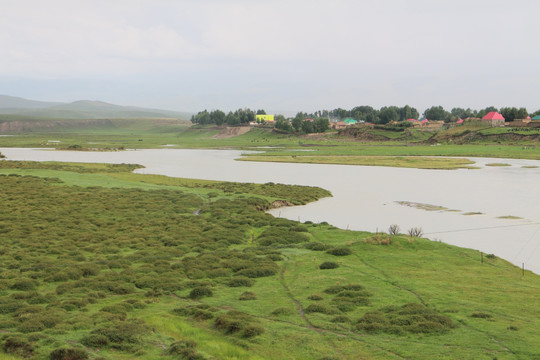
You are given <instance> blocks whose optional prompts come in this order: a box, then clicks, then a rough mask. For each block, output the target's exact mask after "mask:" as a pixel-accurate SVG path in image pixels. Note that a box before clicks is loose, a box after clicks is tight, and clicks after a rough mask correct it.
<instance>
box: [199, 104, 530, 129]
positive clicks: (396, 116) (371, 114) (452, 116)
mask: <svg viewBox="0 0 540 360" xmlns="http://www.w3.org/2000/svg"><path fill="white" fill-rule="evenodd" d="M492 111H495V112H498V113H500V114H501V115H502V116H503V117H504V118H505V120H506V121H514V120H516V119H525V118H527V116H531V117H534V116H537V115H540V110H538V111H536V112H534V113H529V112H528V111H527V109H526V108H524V107H520V108H516V107H502V108H500V109H498V108H496V107H494V106H488V107H486V108H484V109H481V110H475V109H470V108H467V109H464V108H460V107H455V108H452V109H451V110H450V111H448V110H446V109H445V108H444V107H442V106H440V105H439V106H432V107H430V108H428V109H426V110H425V111H424V114H423V115H424V117H425V118H426V119H429V120H442V121H444V122H455V121H457V120H459V119H466V118H482V117H484V116H485V115H486V114H488V113H489V112H492ZM259 114H266V112H265V111H264V110H262V109H259V110H256V111H254V110H251V109H249V108H245V109H238V110H236V111H230V112H229V113H227V114H226V113H225V112H224V111H221V110H213V111H210V112H209V111H207V110H204V111H200V112H198V113H197V114H195V115H193V116H192V117H191V122H192V123H194V124H201V125H206V124H215V125H223V124H227V125H229V126H236V125H243V124H249V123H250V122H254V121H255V120H256V117H255V115H259ZM419 117H420V113H419V112H418V110H417V109H415V108H414V107H411V106H409V105H405V106H403V107H399V106H383V107H381V108H380V109H378V110H377V109H375V108H373V107H371V106H369V105H362V106H356V107H353V108H352V109H350V110H346V109H343V108H337V109H333V110H318V111H315V112H313V113H305V112H298V113H297V114H296V116H295V117H293V118H286V117H285V116H283V115H276V116H275V124H274V125H275V127H276V128H277V129H280V130H282V131H286V132H297V133H313V132H324V131H326V130H327V129H328V128H329V124H330V120H332V121H340V120H344V119H347V118H350V119H354V120H358V121H365V122H367V123H373V124H388V123H392V122H401V121H406V120H408V119H419ZM306 119H310V120H309V121H306Z"/></svg>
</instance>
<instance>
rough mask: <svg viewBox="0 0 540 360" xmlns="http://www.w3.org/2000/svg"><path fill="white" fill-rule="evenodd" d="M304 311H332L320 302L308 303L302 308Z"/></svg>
mask: <svg viewBox="0 0 540 360" xmlns="http://www.w3.org/2000/svg"><path fill="white" fill-rule="evenodd" d="M304 312H306V313H321V314H331V313H333V311H332V310H331V309H330V308H328V307H326V306H324V305H321V304H309V305H308V307H307V308H305V309H304Z"/></svg>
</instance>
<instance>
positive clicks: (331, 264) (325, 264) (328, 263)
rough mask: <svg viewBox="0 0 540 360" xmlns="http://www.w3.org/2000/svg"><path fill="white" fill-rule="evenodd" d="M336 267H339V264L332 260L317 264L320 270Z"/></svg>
mask: <svg viewBox="0 0 540 360" xmlns="http://www.w3.org/2000/svg"><path fill="white" fill-rule="evenodd" d="M338 267H339V264H338V263H335V262H333V261H325V262H323V263H322V264H321V265H319V269H321V270H327V269H337V268H338Z"/></svg>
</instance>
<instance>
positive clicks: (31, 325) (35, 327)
mask: <svg viewBox="0 0 540 360" xmlns="http://www.w3.org/2000/svg"><path fill="white" fill-rule="evenodd" d="M17 329H18V330H19V331H20V332H22V333H29V332H36V331H42V330H45V325H44V324H43V323H42V322H41V321H39V320H36V319H28V320H26V321H23V322H22V323H21V324H20V325H19V326H18V327H17Z"/></svg>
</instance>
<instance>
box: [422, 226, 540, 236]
mask: <svg viewBox="0 0 540 360" xmlns="http://www.w3.org/2000/svg"><path fill="white" fill-rule="evenodd" d="M530 225H540V223H529V224H515V225H500V226H488V227H481V228H471V229H459V230H445V231H435V232H429V233H424V235H434V234H445V233H453V232H461V231H475V230H489V229H500V228H509V227H518V226H530Z"/></svg>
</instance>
